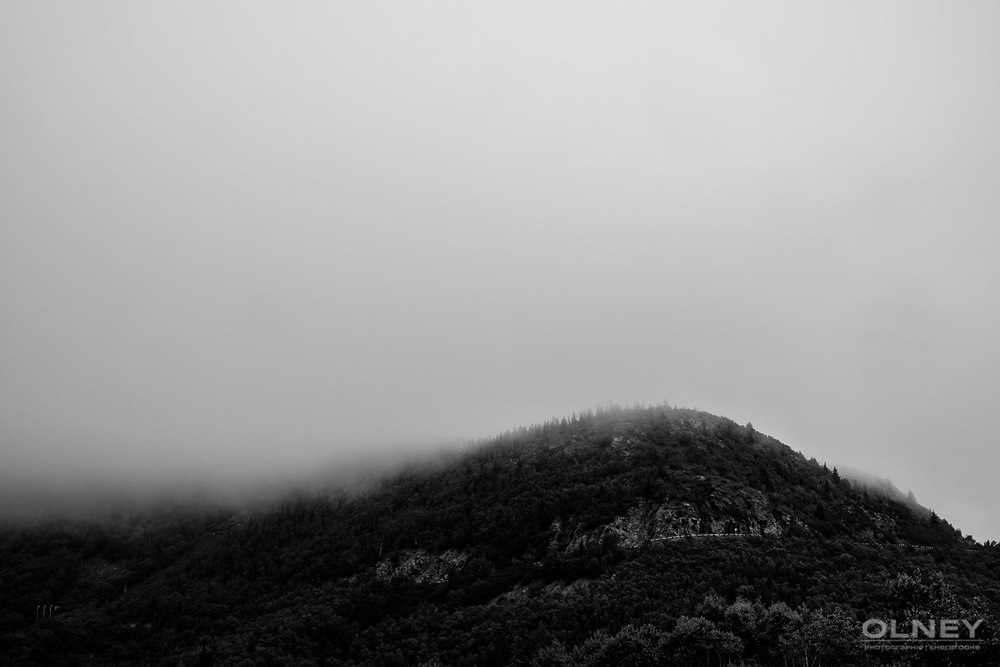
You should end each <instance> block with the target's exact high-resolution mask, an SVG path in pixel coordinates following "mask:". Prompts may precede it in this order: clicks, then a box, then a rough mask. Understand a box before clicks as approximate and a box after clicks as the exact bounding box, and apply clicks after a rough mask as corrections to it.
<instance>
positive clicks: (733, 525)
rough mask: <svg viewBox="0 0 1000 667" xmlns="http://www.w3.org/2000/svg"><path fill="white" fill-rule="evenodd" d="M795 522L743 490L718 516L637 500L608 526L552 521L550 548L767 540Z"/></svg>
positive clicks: (683, 504) (684, 505)
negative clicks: (702, 538) (696, 538)
mask: <svg viewBox="0 0 1000 667" xmlns="http://www.w3.org/2000/svg"><path fill="white" fill-rule="evenodd" d="M793 521H794V520H793V519H792V518H791V517H789V516H780V517H779V516H776V515H775V513H774V512H773V511H772V510H771V508H770V507H769V505H768V504H767V501H766V500H765V499H764V498H763V496H760V494H755V493H752V492H750V491H747V492H746V493H744V494H743V495H741V496H740V497H737V498H731V499H729V501H728V504H727V506H726V507H725V508H724V509H723V511H721V512H719V513H718V514H714V513H713V514H708V513H706V512H705V511H704V510H702V511H699V510H698V508H696V507H695V506H694V505H693V504H692V503H690V502H686V501H679V500H678V501H667V502H664V503H649V502H645V501H641V502H639V503H638V504H636V505H635V506H633V507H632V508H631V509H629V511H628V512H627V513H626V514H624V515H622V516H618V517H615V518H614V520H612V521H611V522H609V523H607V524H605V525H602V526H599V527H597V528H595V529H591V530H582V529H581V528H580V527H579V526H574V525H573V522H572V520H570V521H567V522H565V523H564V522H563V521H560V520H556V521H555V522H553V524H552V526H551V528H550V532H551V534H552V537H551V539H550V542H549V548H550V549H555V550H558V551H566V552H572V551H575V550H579V549H585V548H588V547H591V546H594V545H596V544H600V543H601V542H602V541H603V540H605V539H607V538H608V537H609V536H611V537H613V538H614V539H615V540H616V541H617V543H618V545H619V546H620V547H622V548H625V549H639V548H642V547H645V546H648V545H650V544H652V543H656V542H662V541H666V540H671V539H677V538H681V537H685V536H690V535H768V536H773V537H778V536H781V535H783V534H784V533H785V530H786V529H787V527H788V525H789V524H790V523H791V522H793Z"/></svg>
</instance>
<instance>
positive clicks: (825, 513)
mask: <svg viewBox="0 0 1000 667" xmlns="http://www.w3.org/2000/svg"><path fill="white" fill-rule="evenodd" d="M998 564H1000V550H998V549H997V548H996V547H995V545H980V544H977V543H975V542H974V541H972V540H970V539H968V538H963V537H962V536H961V534H960V533H959V532H958V531H956V530H955V529H953V528H952V527H951V526H950V525H949V524H948V523H947V522H946V521H945V520H943V519H941V518H939V517H938V516H937V515H936V514H930V515H926V514H925V513H923V512H920V511H917V510H916V509H914V507H912V506H908V505H906V504H904V503H900V502H898V501H897V500H894V499H892V498H889V497H887V496H885V495H880V494H874V493H867V492H866V491H864V490H862V489H855V488H853V487H852V485H851V484H850V482H848V481H846V480H845V479H844V478H843V477H841V476H840V475H839V474H838V473H837V471H836V470H833V471H830V470H828V469H827V468H826V467H825V466H821V465H819V464H817V463H816V462H815V461H807V460H806V459H805V458H803V457H802V456H801V455H800V454H798V453H796V452H793V451H792V450H791V449H789V448H788V447H786V446H784V445H782V444H781V443H779V442H777V441H775V440H773V439H771V438H769V437H767V436H765V435H762V434H760V433H758V432H756V431H755V430H754V429H753V428H752V427H750V426H749V425H748V426H747V427H741V426H738V425H737V424H735V423H733V422H732V421H730V420H727V419H724V418H720V417H715V416H712V415H709V414H706V413H702V412H697V411H692V410H682V409H673V408H669V407H666V406H656V407H652V408H638V407H636V408H631V409H623V408H617V407H609V408H606V409H601V410H598V411H596V412H588V413H585V414H583V415H574V417H573V418H572V419H569V420H559V421H553V422H550V423H547V424H544V425H541V426H537V427H532V428H523V429H519V430H517V431H514V432H511V433H508V434H505V435H503V436H501V437H498V438H495V439H493V440H491V441H488V442H484V443H479V444H477V445H476V446H474V447H472V448H471V449H470V451H469V452H468V453H466V454H465V455H463V456H460V457H456V459H455V460H454V461H452V462H451V463H450V464H449V465H447V466H438V467H430V466H429V467H428V468H426V469H419V468H414V469H411V470H408V471H405V472H403V473H401V474H398V475H396V476H394V477H393V478H392V479H389V480H386V481H384V482H382V483H381V484H380V485H379V486H378V488H375V489H372V490H371V491H370V492H368V493H366V494H363V495H360V496H358V497H355V498H352V499H347V498H346V497H343V496H332V495H323V496H319V495H313V496H300V497H295V498H288V499H287V500H286V501H285V502H284V503H283V504H281V505H280V506H278V507H275V508H273V509H269V510H259V511H255V512H241V513H233V512H216V513H205V512H201V513H198V512H191V513H187V514H184V513H177V512H164V513H162V514H144V515H141V516H131V517H119V518H118V520H116V521H113V522H112V521H105V522H95V523H65V522H64V523H59V522H50V523H46V524H40V525H32V526H11V527H8V528H6V529H4V530H3V531H2V532H0V589H2V591H3V598H2V600H0V621H2V622H0V655H3V656H5V659H7V660H9V661H10V662H12V663H14V664H66V665H71V664H164V665H167V664H169V665H177V664H184V665H196V664H199V665H201V664H226V665H230V664H231V665H243V664H246V665H267V664H292V663H294V664H302V663H325V664H330V665H379V666H381V665H420V664H426V665H508V664H515V665H528V664H535V665H571V664H573V665H576V664H580V665H647V664H650V665H652V664H681V665H687V664H713V665H714V664H744V665H754V664H757V665H770V664H775V665H781V664H809V665H818V664H825V665H834V664H859V665H860V664H893V663H892V662H891V661H892V660H895V661H897V662H896V663H894V664H996V663H997V660H998V657H997V656H998V654H997V653H996V652H995V651H996V648H995V640H994V638H993V634H992V633H993V628H995V627H996V626H995V624H994V623H993V618H994V616H995V615H996V613H997V610H998V605H1000V583H998V582H997V580H996V578H995V576H993V575H992V572H996V571H997V566H998ZM56 607H58V608H56ZM942 615H949V616H947V617H948V618H977V619H978V618H983V619H985V621H984V623H983V625H982V626H981V627H980V628H979V629H978V635H977V638H978V639H983V640H985V642H986V643H984V644H982V645H980V650H979V651H977V652H975V654H974V655H969V654H964V655H956V654H946V653H944V652H939V653H938V654H934V655H928V654H925V653H918V652H910V653H907V654H896V655H893V656H889V657H884V656H883V655H882V654H877V653H874V652H871V651H868V652H865V651H862V650H861V648H862V647H861V645H860V643H859V641H858V640H859V638H860V628H861V623H862V622H863V621H864V620H865V619H867V618H870V617H877V618H883V619H890V618H892V619H898V621H899V623H901V624H903V623H908V622H909V619H914V618H916V619H929V618H940V617H943V616H942Z"/></svg>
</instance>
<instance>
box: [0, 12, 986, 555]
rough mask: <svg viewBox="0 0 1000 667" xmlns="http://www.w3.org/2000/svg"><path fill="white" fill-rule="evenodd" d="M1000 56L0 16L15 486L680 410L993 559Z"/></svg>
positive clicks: (663, 24) (691, 30)
mask: <svg viewBox="0 0 1000 667" xmlns="http://www.w3.org/2000/svg"><path fill="white" fill-rule="evenodd" d="M998 30H1000V4H998V3H996V2H993V1H988V2H972V1H967V2H960V3H959V2H946V1H942V2H933V3H927V2H916V1H913V0H906V1H904V2H868V1H866V2H844V1H843V0H837V1H836V2H829V3H825V4H823V3H819V2H810V3H803V2H797V1H795V2H787V3H762V2H732V3H725V2H713V3H693V2H692V3H667V2H650V3H638V2H633V3H627V2H626V3H622V2H614V3H611V2H608V3H592V2H579V1H574V2H563V3H555V2H548V3H547V2H537V1H532V2H513V1H505V2H498V3H470V2H423V3H414V2H391V3H380V2H371V1H365V2H353V3H347V2H339V3H338V2H316V3H307V2H296V3H278V2H248V1H245V0H241V1H239V2H213V3H201V2H190V3H185V2H160V3H152V2H150V3H131V2H87V3H56V2H46V3H41V2H26V1H25V2H17V1H11V2H4V3H2V4H0V102H2V104H0V448H2V449H0V455H2V468H3V469H4V472H5V473H6V474H8V475H10V474H16V475H18V476H20V477H21V478H22V479H29V480H30V479H34V478H45V479H49V480H53V479H66V478H77V479H79V478H83V477H87V476H94V475H98V476H102V475H103V476H109V477H110V478H111V479H117V480H126V479H129V478H130V477H135V476H137V475H145V474H150V473H155V474H158V475H159V474H163V475H178V474H181V475H188V474H192V471H201V472H211V473H217V474H225V475H226V476H232V477H233V478H239V477H240V476H241V475H246V474H257V473H260V472H262V471H290V470H298V469H301V468H303V467H308V466H311V465H318V464H319V463H322V462H328V461H338V460H342V459H344V458H345V457H349V456H355V455H357V453H358V452H362V453H364V452H368V453H371V452H377V451H383V450H384V448H387V447H390V446H391V447H398V446H401V444H405V443H414V444H420V443H427V442H431V441H437V440H441V439H446V440H447V439H468V438H474V437H480V436H488V435H491V434H494V433H496V432H499V431H503V430H505V429H507V428H509V427H514V426H518V425H522V424H527V423H532V422H538V421H541V420H544V419H547V418H549V417H552V416H557V417H558V416H567V415H569V414H570V413H571V412H573V411H575V410H581V409H585V408H588V407H593V406H595V405H597V404H603V403H605V402H607V401H617V402H621V403H631V402H633V401H643V402H658V401H660V400H663V399H666V400H668V401H670V402H671V403H672V404H675V405H681V406H687V407H698V408H701V409H705V410H708V411H711V412H714V413H718V414H723V415H726V416H728V417H731V418H733V419H735V420H736V421H739V422H741V423H745V422H746V421H752V422H753V423H754V426H755V427H756V428H757V429H758V430H760V431H763V432H765V433H769V434H772V435H774V436H776V437H778V438H780V439H781V440H783V441H784V442H786V443H787V444H789V445H790V446H792V447H793V448H795V449H798V450H801V451H803V452H804V453H805V454H806V455H807V456H815V457H816V458H817V459H820V460H826V461H829V462H830V463H831V464H838V463H839V464H844V465H852V466H855V467H859V468H864V469H867V470H870V471H872V472H874V473H877V474H881V475H885V476H888V477H890V478H891V479H893V480H894V481H895V482H896V483H897V485H899V486H900V487H902V488H903V489H904V490H906V489H912V490H913V491H914V493H915V494H916V496H917V498H918V499H919V500H920V501H921V502H922V503H924V504H926V505H929V506H931V507H933V508H935V509H936V510H937V511H938V512H939V513H940V514H942V515H943V516H944V517H945V518H947V519H948V520H949V521H951V522H952V523H953V524H955V525H956V526H957V527H959V528H961V529H962V530H963V531H965V532H972V533H973V534H974V535H975V536H976V537H977V538H978V539H981V540H982V539H1000V516H998V515H997V514H996V513H995V512H994V511H993V509H994V506H995V498H996V480H995V476H996V473H997V469H998V467H1000V452H998V450H997V433H998V427H997V426H996V425H995V424H994V423H993V422H994V421H995V418H996V415H997V403H998V399H1000V354H998V352H997V341H998V340H1000V261H998V250H1000V216H998V214H1000V122H998V119H1000V74H998V66H1000V40H998V39H997V34H998Z"/></svg>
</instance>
